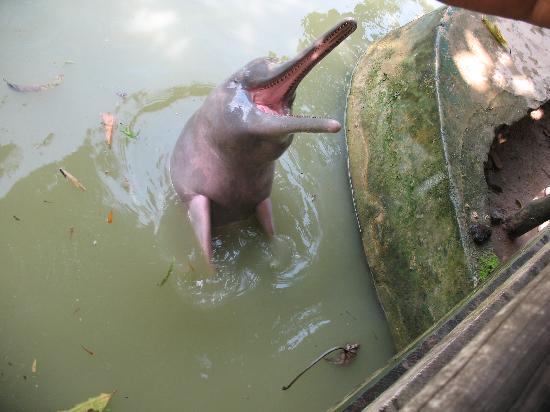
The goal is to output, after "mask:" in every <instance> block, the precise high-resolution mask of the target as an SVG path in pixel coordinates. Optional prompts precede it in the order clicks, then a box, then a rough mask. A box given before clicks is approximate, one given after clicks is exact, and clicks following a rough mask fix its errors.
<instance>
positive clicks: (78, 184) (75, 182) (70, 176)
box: [59, 168, 86, 191]
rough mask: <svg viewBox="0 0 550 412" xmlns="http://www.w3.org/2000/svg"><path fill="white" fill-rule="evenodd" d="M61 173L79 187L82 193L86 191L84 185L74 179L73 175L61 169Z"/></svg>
mask: <svg viewBox="0 0 550 412" xmlns="http://www.w3.org/2000/svg"><path fill="white" fill-rule="evenodd" d="M59 171H60V172H61V174H62V175H63V177H65V178H67V179H68V180H69V181H70V182H71V183H72V184H73V185H75V186H76V187H78V188H79V189H80V190H82V191H85V190H86V188H85V187H84V185H83V184H82V183H80V181H79V180H78V179H77V178H76V177H74V176H73V175H72V174H70V173H69V172H67V171H66V170H65V169H62V168H60V169H59Z"/></svg>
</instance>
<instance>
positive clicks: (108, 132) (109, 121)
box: [101, 113, 115, 149]
mask: <svg viewBox="0 0 550 412" xmlns="http://www.w3.org/2000/svg"><path fill="white" fill-rule="evenodd" d="M101 121H102V122H103V126H104V127H105V141H106V142H107V146H109V149H110V148H111V143H112V142H113V130H114V127H115V116H113V115H112V114H111V113H101Z"/></svg>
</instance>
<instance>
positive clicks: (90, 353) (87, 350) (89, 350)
mask: <svg viewBox="0 0 550 412" xmlns="http://www.w3.org/2000/svg"><path fill="white" fill-rule="evenodd" d="M80 346H81V347H82V349H84V350H85V351H86V352H88V354H89V355H91V356H94V355H95V352H94V351H93V350H91V349H88V348H87V347H86V346H84V345H80Z"/></svg>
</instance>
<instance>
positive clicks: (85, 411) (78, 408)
mask: <svg viewBox="0 0 550 412" xmlns="http://www.w3.org/2000/svg"><path fill="white" fill-rule="evenodd" d="M112 396H113V394H112V393H102V394H100V395H98V396H96V397H94V398H90V399H88V400H87V401H86V402H82V403H79V404H78V405H75V406H73V407H72V408H71V409H67V410H65V411H59V412H90V411H92V412H103V411H104V410H105V408H106V407H107V404H108V403H109V401H110V400H111V397H112Z"/></svg>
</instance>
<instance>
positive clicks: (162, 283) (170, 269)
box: [157, 257, 176, 286]
mask: <svg viewBox="0 0 550 412" xmlns="http://www.w3.org/2000/svg"><path fill="white" fill-rule="evenodd" d="M175 263H176V258H175V257H172V263H170V267H169V268H168V272H166V275H165V276H164V278H163V279H162V280H161V281H160V282H159V283H158V284H157V285H158V286H162V285H164V284H165V283H166V281H167V280H168V278H169V277H170V275H171V274H172V272H173V271H174V264H175Z"/></svg>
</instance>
